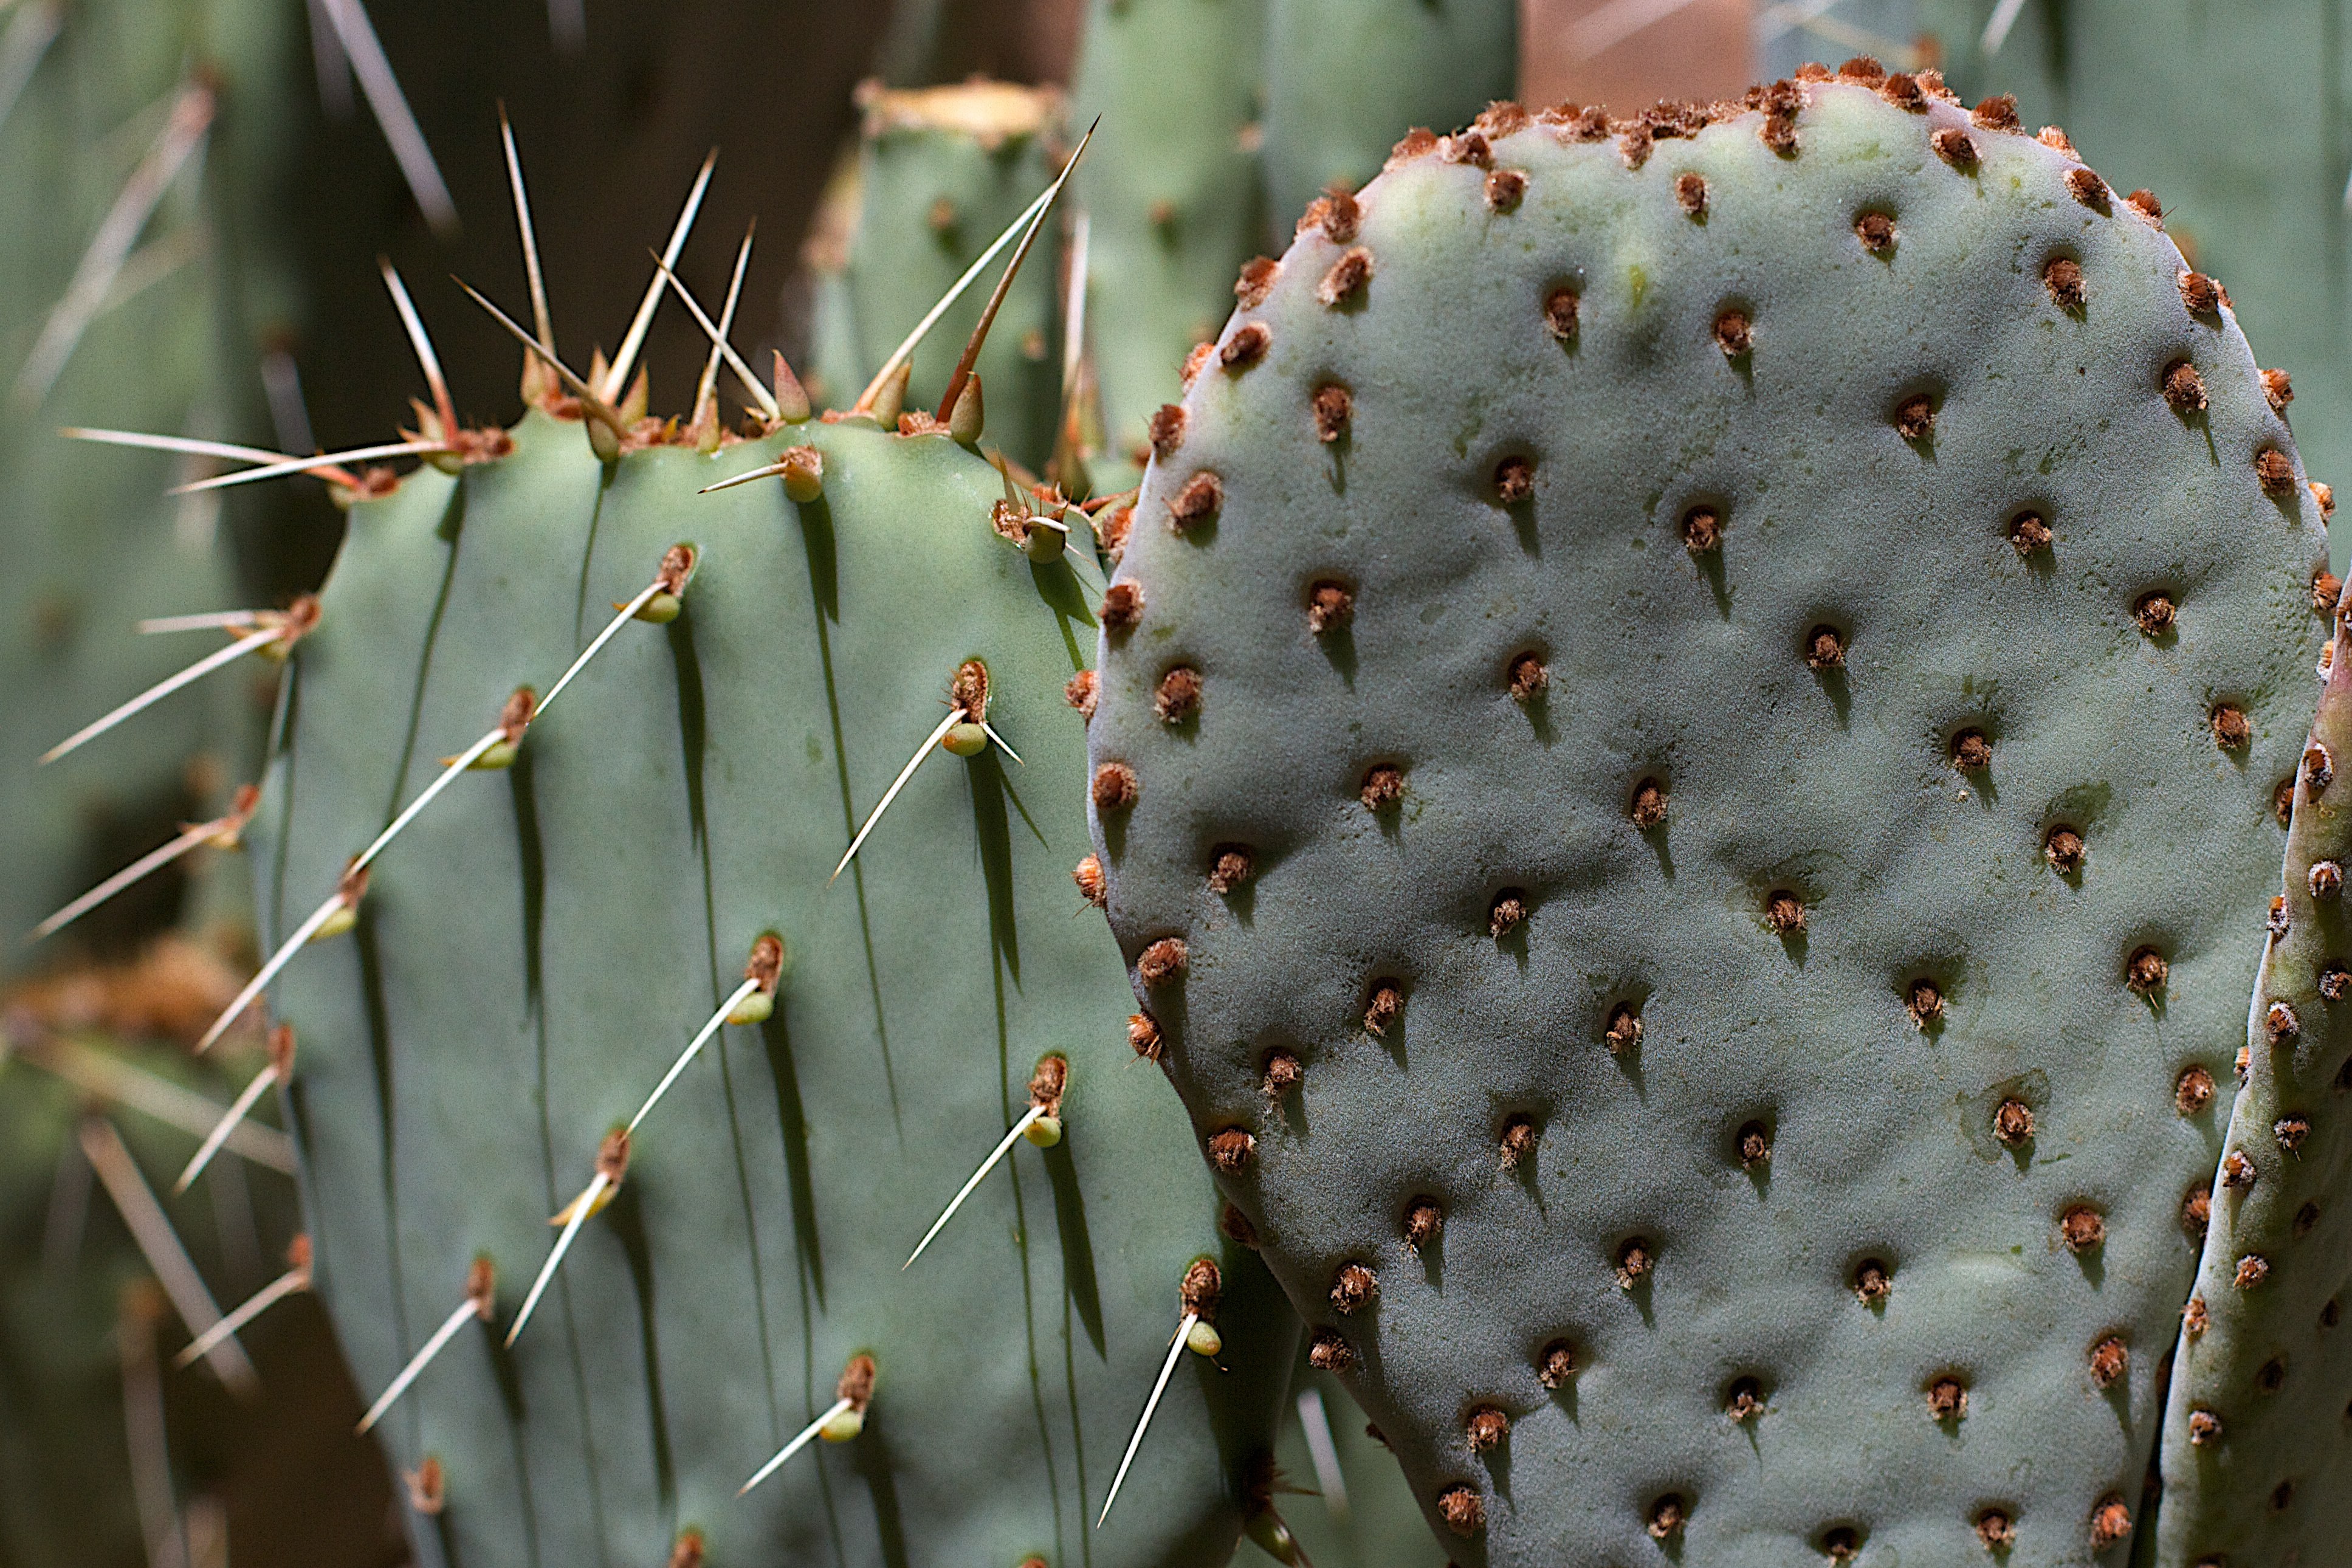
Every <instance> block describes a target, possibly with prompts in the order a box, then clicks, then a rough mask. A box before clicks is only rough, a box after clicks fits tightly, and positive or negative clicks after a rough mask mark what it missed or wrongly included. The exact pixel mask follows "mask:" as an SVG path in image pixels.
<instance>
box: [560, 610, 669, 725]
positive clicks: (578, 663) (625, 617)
mask: <svg viewBox="0 0 2352 1568" xmlns="http://www.w3.org/2000/svg"><path fill="white" fill-rule="evenodd" d="M660 592H661V584H659V583H648V584H646V586H645V587H643V588H641V589H639V590H638V591H637V596H636V597H635V598H634V599H631V600H630V601H629V602H628V603H627V604H625V605H622V606H621V608H620V610H619V612H618V613H617V614H615V615H614V616H613V618H612V619H611V620H609V621H607V622H605V623H604V630H603V631H601V632H598V633H597V634H596V638H595V640H594V641H593V642H592V643H590V644H589V645H588V646H587V647H584V648H582V649H581V650H580V657H579V658H575V659H573V660H572V664H571V667H570V668H567V669H565V670H564V672H563V674H562V676H561V677H559V678H558V679H557V680H556V682H555V684H554V685H553V686H551V687H549V688H548V689H547V695H546V696H544V697H542V698H541V699H540V700H539V711H540V712H541V713H544V712H546V711H547V710H548V709H549V708H550V707H551V706H552V705H553V704H554V701H555V700H556V699H557V698H558V697H561V696H562V695H563V689H564V688H565V687H567V686H569V685H571V684H572V677H573V676H576V675H578V674H579V673H580V672H581V671H582V670H583V669H585V668H588V661H589V660H590V659H592V658H595V657H596V655H597V653H598V652H599V651H600V650H601V649H602V648H603V647H604V645H605V644H606V643H608V642H611V641H612V640H613V637H614V633H616V632H618V631H619V630H620V629H621V628H622V627H623V626H627V625H628V624H629V622H630V621H631V620H633V619H635V616H636V614H637V612H638V611H639V610H642V609H644V608H645V607H646V605H648V604H650V603H651V602H652V601H653V596H654V595H656V594H658V593H660Z"/></svg>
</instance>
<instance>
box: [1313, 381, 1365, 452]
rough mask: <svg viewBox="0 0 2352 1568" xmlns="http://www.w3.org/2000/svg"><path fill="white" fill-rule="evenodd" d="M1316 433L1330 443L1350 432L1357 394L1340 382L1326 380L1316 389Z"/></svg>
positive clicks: (1322, 439)
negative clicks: (1349, 427)
mask: <svg viewBox="0 0 2352 1568" xmlns="http://www.w3.org/2000/svg"><path fill="white" fill-rule="evenodd" d="M1314 408H1315V435H1316V437H1317V438H1318V439H1319V440H1321V441H1323V442H1325V443H1327V444H1328V443H1329V442H1333V441H1337V440H1338V439H1339V437H1342V436H1345V435H1346V434H1347V433H1348V426H1349V422H1350V421H1351V420H1353V419H1354V418H1355V416H1356V396H1355V394H1353V393H1351V392H1349V390H1348V389H1347V388H1346V387H1344V386H1342V385H1340V384H1339V383H1338V382H1336V381H1332V382H1326V383H1324V384H1322V385H1321V386H1318V387H1317V388H1316V389H1315V403H1314Z"/></svg>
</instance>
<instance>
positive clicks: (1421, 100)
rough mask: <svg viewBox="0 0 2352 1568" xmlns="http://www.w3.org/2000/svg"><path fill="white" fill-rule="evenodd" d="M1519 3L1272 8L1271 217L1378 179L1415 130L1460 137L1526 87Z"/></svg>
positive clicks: (1274, 4) (1331, 3)
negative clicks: (1394, 146)
mask: <svg viewBox="0 0 2352 1568" xmlns="http://www.w3.org/2000/svg"><path fill="white" fill-rule="evenodd" d="M1518 60H1519V8H1518V6H1517V4H1516V3H1515V0H1370V3H1367V0H1265V148H1266V151H1265V178H1266V192H1267V198H1268V200H1267V212H1266V218H1267V221H1268V223H1269V224H1271V225H1272V230H1271V232H1272V233H1273V235H1274V237H1275V240H1276V244H1281V243H1284V242H1286V241H1287V240H1288V238H1289V236H1290V226H1291V225H1292V224H1293V223H1296V222H1297V219H1298V215H1299V214H1301V213H1303V212H1305V211H1306V210H1307V205H1308V204H1309V203H1310V202H1312V201H1313V200H1314V199H1315V198H1316V197H1317V196H1318V195H1321V194H1322V192H1323V189H1324V187H1326V186H1327V185H1329V184H1333V183H1335V182H1336V183H1338V184H1343V185H1346V186H1347V187H1348V188H1349V189H1350V190H1353V189H1354V188H1355V187H1357V186H1358V185H1360V184H1363V183H1364V182H1365V181H1366V180H1369V179H1370V178H1371V177H1372V175H1374V174H1377V173H1379V171H1380V166H1381V156H1382V154H1383V153H1386V152H1387V150H1388V147H1389V144H1390V143H1391V142H1393V141H1394V140H1395V139H1396V138H1397V137H1398V136H1400V135H1402V133H1403V132H1404V131H1405V130H1406V128H1408V127H1410V126H1414V125H1427V126H1435V127H1437V128H1439V129H1442V130H1449V131H1450V130H1452V129H1454V127H1456V126H1458V125H1461V124H1462V123H1463V122H1464V121H1467V120H1468V119H1469V118H1470V117H1471V116H1472V115H1474V114H1475V113H1477V112H1478V111H1479V110H1482V109H1484V108H1486V105H1487V104H1489V103H1491V102H1493V101H1495V100H1497V99H1507V98H1509V97H1510V96H1511V94H1512V92H1513V90H1514V89H1516V88H1517V85H1518V80H1517V78H1518Z"/></svg>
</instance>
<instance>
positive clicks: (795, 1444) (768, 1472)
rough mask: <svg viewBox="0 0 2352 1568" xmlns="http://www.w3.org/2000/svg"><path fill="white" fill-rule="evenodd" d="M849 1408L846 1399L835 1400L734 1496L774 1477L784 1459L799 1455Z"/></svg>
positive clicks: (753, 1472) (848, 1402) (739, 1488)
mask: <svg viewBox="0 0 2352 1568" xmlns="http://www.w3.org/2000/svg"><path fill="white" fill-rule="evenodd" d="M850 1407H851V1401H849V1400H847V1399H836V1400H835V1401H834V1402H833V1404H832V1405H829V1406H827V1407H826V1409H825V1412H824V1415H820V1416H818V1417H817V1418H816V1419H815V1420H814V1421H812V1422H810V1423H809V1424H808V1425H807V1426H803V1427H802V1428H801V1429H800V1430H799V1431H798V1432H797V1433H795V1434H794V1435H793V1440H792V1441H791V1442H789V1443H787V1444H785V1445H784V1446H783V1447H781V1448H779V1449H777V1450H776V1452H775V1454H774V1456H773V1457H772V1458H770V1459H769V1460H768V1462H767V1463H766V1464H764V1465H761V1467H760V1468H758V1469H756V1470H754V1471H752V1472H751V1479H750V1480H748V1481H745V1482H744V1483H743V1484H742V1485H741V1486H740V1487H738V1488H736V1489H735V1495H736V1496H737V1497H741V1496H742V1495H743V1494H744V1493H745V1492H748V1491H750V1490H751V1489H752V1488H753V1487H756V1486H758V1485H759V1484H760V1483H761V1481H764V1480H766V1479H768V1478H769V1477H770V1476H772V1475H774V1474H775V1473H776V1472H777V1471H778V1470H780V1469H782V1468H783V1464H784V1461H785V1460H786V1459H789V1458H792V1457H793V1455H794V1454H797V1453H799V1452H800V1451H801V1450H802V1449H803V1448H805V1447H808V1446H809V1445H810V1444H811V1443H813V1442H814V1441H815V1440H816V1436H817V1434H818V1433H820V1432H822V1431H824V1427H825V1423H827V1422H828V1421H831V1420H832V1419H833V1418H834V1417H835V1416H836V1415H841V1414H842V1413H843V1412H844V1411H846V1410H848V1409H849V1408H850Z"/></svg>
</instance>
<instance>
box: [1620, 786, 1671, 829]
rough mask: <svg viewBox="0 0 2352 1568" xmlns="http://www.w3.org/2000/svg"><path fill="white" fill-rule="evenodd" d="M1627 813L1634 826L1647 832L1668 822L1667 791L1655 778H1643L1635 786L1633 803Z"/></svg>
mask: <svg viewBox="0 0 2352 1568" xmlns="http://www.w3.org/2000/svg"><path fill="white" fill-rule="evenodd" d="M1627 815H1628V816H1631V817H1632V818H1633V826H1636V827H1638V828H1640V829H1641V830H1642V831H1643V832H1644V833H1647V832H1649V831H1650V830H1651V829H1653V828H1657V827H1663V826H1665V823H1666V792H1665V789H1664V786H1663V785H1661V784H1659V783H1658V781H1657V780H1655V779H1643V781H1642V782H1641V783H1639V784H1635V785H1634V786H1633V805H1632V806H1631V807H1630V808H1629V809H1628V811H1627Z"/></svg>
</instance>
